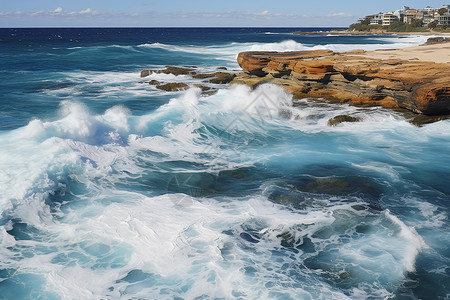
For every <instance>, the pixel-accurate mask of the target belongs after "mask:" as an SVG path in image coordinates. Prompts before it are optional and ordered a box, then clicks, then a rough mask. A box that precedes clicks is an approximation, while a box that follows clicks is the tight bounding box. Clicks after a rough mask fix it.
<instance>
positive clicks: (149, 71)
mask: <svg viewBox="0 0 450 300" xmlns="http://www.w3.org/2000/svg"><path fill="white" fill-rule="evenodd" d="M150 74H153V71H152V70H143V71H141V78H143V77H147V76H149V75H150Z"/></svg>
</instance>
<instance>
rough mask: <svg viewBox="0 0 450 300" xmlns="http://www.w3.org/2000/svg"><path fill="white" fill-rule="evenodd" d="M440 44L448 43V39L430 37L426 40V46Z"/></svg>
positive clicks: (449, 40) (449, 39) (449, 41)
mask: <svg viewBox="0 0 450 300" xmlns="http://www.w3.org/2000/svg"><path fill="white" fill-rule="evenodd" d="M442 43H450V37H442V36H438V37H432V38H428V40H427V42H426V43H425V44H426V45H434V44H442Z"/></svg>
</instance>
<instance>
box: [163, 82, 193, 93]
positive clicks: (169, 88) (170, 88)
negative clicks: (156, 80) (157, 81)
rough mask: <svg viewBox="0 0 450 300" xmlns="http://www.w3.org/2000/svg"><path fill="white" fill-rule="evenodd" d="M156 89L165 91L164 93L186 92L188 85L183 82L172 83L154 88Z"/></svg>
mask: <svg viewBox="0 0 450 300" xmlns="http://www.w3.org/2000/svg"><path fill="white" fill-rule="evenodd" d="M156 88H157V89H160V90H163V91H166V92H176V91H183V90H187V89H188V88H189V85H187V84H186V83H183V82H172V83H166V84H163V85H158V86H156Z"/></svg>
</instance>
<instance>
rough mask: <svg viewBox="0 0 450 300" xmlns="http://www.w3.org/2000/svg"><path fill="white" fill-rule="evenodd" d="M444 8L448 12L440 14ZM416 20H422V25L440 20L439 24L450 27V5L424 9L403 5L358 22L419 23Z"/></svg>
mask: <svg viewBox="0 0 450 300" xmlns="http://www.w3.org/2000/svg"><path fill="white" fill-rule="evenodd" d="M442 8H445V9H446V10H447V12H446V13H443V14H439V13H438V11H439V10H440V9H442ZM441 13H442V12H441ZM416 20H420V21H422V23H423V25H422V26H427V25H428V24H429V23H431V22H433V21H436V22H438V26H444V27H449V26H450V5H448V4H447V5H442V7H441V8H432V7H430V6H427V7H425V8H423V9H411V8H410V7H409V6H403V7H402V9H399V10H396V11H392V12H388V13H381V12H380V13H378V14H374V15H369V16H366V17H365V18H361V19H359V20H358V23H361V24H368V25H383V26H389V25H391V23H392V22H396V21H400V22H403V23H407V24H411V23H412V22H414V23H415V24H416V25H417V22H415V21H416Z"/></svg>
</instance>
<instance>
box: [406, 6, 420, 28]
mask: <svg viewBox="0 0 450 300" xmlns="http://www.w3.org/2000/svg"><path fill="white" fill-rule="evenodd" d="M423 16H424V12H423V11H421V10H418V9H408V10H407V11H406V14H405V16H404V17H403V22H404V23H408V24H411V22H412V21H413V20H423Z"/></svg>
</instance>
